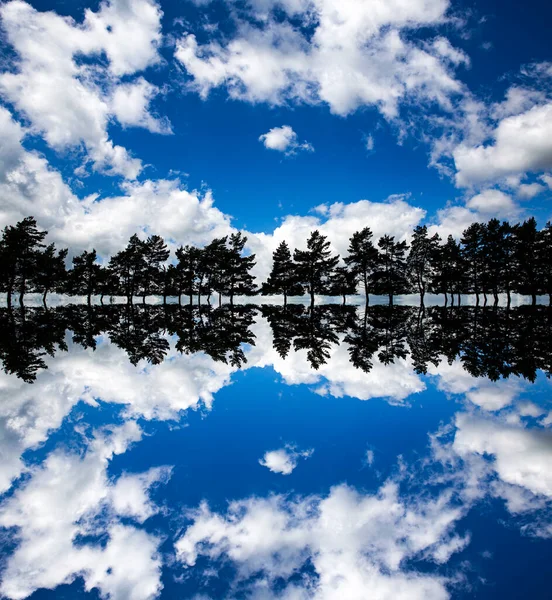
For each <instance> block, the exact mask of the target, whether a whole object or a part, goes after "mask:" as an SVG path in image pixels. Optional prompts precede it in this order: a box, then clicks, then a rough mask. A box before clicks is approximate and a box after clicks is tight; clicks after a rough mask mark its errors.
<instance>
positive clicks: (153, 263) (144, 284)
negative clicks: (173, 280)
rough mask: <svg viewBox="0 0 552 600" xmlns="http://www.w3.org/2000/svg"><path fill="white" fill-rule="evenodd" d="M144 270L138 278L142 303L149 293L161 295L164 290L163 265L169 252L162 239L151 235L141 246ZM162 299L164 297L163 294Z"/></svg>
mask: <svg viewBox="0 0 552 600" xmlns="http://www.w3.org/2000/svg"><path fill="white" fill-rule="evenodd" d="M143 257H144V268H143V271H142V274H141V277H140V284H141V291H142V302H143V303H145V302H146V296H149V295H150V294H151V293H154V294H159V293H161V294H163V292H164V289H165V285H164V283H165V277H164V271H165V267H164V265H163V263H164V262H165V261H166V260H167V259H168V258H169V250H168V249H167V244H165V241H164V240H163V238H162V237H161V236H159V235H151V236H150V237H149V238H148V239H147V240H146V241H145V242H144V244H143ZM163 296H164V297H166V296H165V295H164V294H163Z"/></svg>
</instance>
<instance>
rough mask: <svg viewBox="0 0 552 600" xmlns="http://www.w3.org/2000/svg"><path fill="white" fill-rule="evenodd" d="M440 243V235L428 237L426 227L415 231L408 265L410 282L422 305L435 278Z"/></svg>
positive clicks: (420, 227)
mask: <svg viewBox="0 0 552 600" xmlns="http://www.w3.org/2000/svg"><path fill="white" fill-rule="evenodd" d="M440 241H441V238H440V237H439V235H438V234H435V235H433V236H431V237H428V235H427V227H426V226H425V225H424V226H418V227H416V228H415V229H414V234H413V235H412V242H411V244H410V253H409V255H408V258H407V262H406V265H407V269H408V274H409V277H410V280H411V282H412V283H413V285H414V286H415V289H417V290H418V293H419V294H420V304H422V305H423V304H424V296H425V293H426V290H427V289H428V287H429V285H430V284H431V281H432V280H433V278H434V277H435V271H436V263H437V256H438V252H439V243H440Z"/></svg>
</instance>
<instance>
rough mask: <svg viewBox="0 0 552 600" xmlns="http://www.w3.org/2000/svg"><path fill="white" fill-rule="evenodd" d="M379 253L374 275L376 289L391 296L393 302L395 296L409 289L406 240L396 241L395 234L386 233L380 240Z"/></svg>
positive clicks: (377, 291)
mask: <svg viewBox="0 0 552 600" xmlns="http://www.w3.org/2000/svg"><path fill="white" fill-rule="evenodd" d="M378 247H379V249H380V250H379V253H378V261H377V266H376V270H375V271H374V274H373V275H372V279H373V281H374V291H375V292H376V293H377V294H384V295H388V296H389V304H393V296H395V295H397V294H403V293H405V292H406V291H407V290H408V280H407V277H406V273H407V271H406V251H407V250H408V246H407V244H406V242H395V238H394V237H393V236H389V235H384V236H383V237H381V238H380V239H379V241H378Z"/></svg>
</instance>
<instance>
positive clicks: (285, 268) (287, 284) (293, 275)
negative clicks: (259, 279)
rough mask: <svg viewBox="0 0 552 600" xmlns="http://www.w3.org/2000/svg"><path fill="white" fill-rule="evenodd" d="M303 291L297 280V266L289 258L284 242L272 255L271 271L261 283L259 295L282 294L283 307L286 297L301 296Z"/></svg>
mask: <svg viewBox="0 0 552 600" xmlns="http://www.w3.org/2000/svg"><path fill="white" fill-rule="evenodd" d="M303 292H304V290H303V287H302V286H301V285H300V283H299V282H298V280H297V266H296V264H295V263H294V262H293V259H292V258H291V252H290V250H289V246H288V245H287V243H286V242H285V241H284V242H282V243H281V244H280V245H279V246H278V248H276V250H275V251H274V252H273V254H272V271H271V272H270V275H269V276H268V279H267V280H266V281H265V283H263V285H262V288H261V293H262V294H264V295H266V294H283V295H284V306H285V305H286V304H287V297H288V296H301V295H302V294H303Z"/></svg>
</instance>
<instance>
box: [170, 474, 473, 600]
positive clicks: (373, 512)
mask: <svg viewBox="0 0 552 600" xmlns="http://www.w3.org/2000/svg"><path fill="white" fill-rule="evenodd" d="M461 515H462V509H461V508H458V507H456V508H453V507H451V506H450V505H449V503H448V498H447V497H446V496H443V497H440V498H437V499H433V500H422V499H418V501H417V502H416V501H415V502H409V501H408V500H407V499H404V498H401V497H400V496H399V490H398V486H397V485H396V484H395V483H393V482H387V483H386V484H385V485H384V486H382V488H381V489H380V490H378V492H377V494H374V495H371V494H367V495H363V494H359V493H358V492H356V491H355V490H353V489H351V488H349V487H347V486H345V485H341V486H337V487H334V488H332V489H331V490H330V493H329V494H328V495H327V496H312V497H307V498H289V499H288V498H285V497H283V496H271V497H268V498H249V499H245V500H241V501H237V502H233V503H231V504H230V506H229V509H228V512H227V514H218V513H214V512H212V511H211V510H210V509H209V508H208V506H207V505H206V504H203V505H202V506H201V507H200V508H199V509H198V510H197V511H195V512H194V513H192V515H191V516H192V518H193V523H192V524H191V525H190V526H189V527H188V529H187V530H186V532H185V533H184V535H183V536H182V537H181V538H180V539H179V540H178V541H177V542H176V544H175V546H176V552H177V557H178V559H179V560H180V561H181V562H182V563H183V564H184V565H185V566H186V567H188V568H190V567H194V568H195V569H198V568H199V567H198V566H196V561H197V558H198V556H199V555H202V556H207V557H208V558H209V559H211V561H215V560H218V559H223V558H224V559H225V560H228V561H230V562H231V563H232V564H233V565H234V566H235V567H236V569H237V579H238V581H240V582H246V581H248V582H251V581H255V579H257V583H258V584H259V585H260V586H262V589H264V590H265V591H264V595H262V597H264V598H276V597H278V598H286V599H289V600H291V599H292V598H293V599H298V598H301V599H305V600H308V599H310V598H317V599H320V600H337V599H339V598H347V599H350V600H360V599H362V598H366V597H370V598H373V599H374V600H378V599H380V600H384V599H386V598H396V599H403V600H406V599H407V598H408V600H416V599H422V598H423V599H432V600H437V599H439V600H444V599H446V598H448V597H449V594H448V592H447V590H446V584H447V580H446V578H444V577H440V576H438V575H433V574H430V573H428V572H425V573H421V572H416V571H414V570H412V569H411V568H408V567H406V566H405V563H406V562H407V561H408V560H409V559H414V558H422V557H423V558H426V559H429V560H432V561H435V562H438V563H441V562H446V561H447V560H448V558H449V557H450V555H451V554H453V553H454V552H457V551H459V550H461V549H462V548H463V547H464V546H465V545H466V543H467V542H468V538H467V537H465V538H460V537H458V536H456V535H454V534H453V532H452V528H453V525H454V523H455V522H456V520H457V519H458V518H459V517H460V516H461ZM307 564H310V565H312V567H313V570H314V573H313V576H312V577H308V578H295V582H294V583H292V582H291V581H290V578H291V577H292V576H293V575H294V574H297V573H299V572H300V571H301V570H302V568H303V567H304V566H306V565H307ZM210 567H211V568H212V562H211V563H210ZM253 576H260V581H259V579H258V578H254V577H253ZM277 578H281V579H280V581H282V580H283V582H284V584H285V587H284V589H283V590H282V591H280V592H279V593H278V595H277V594H276V593H275V592H274V591H273V589H272V584H273V583H274V581H275V580H276V579H277ZM242 585H243V583H242ZM249 585H250V586H251V587H249V590H248V591H250V592H253V594H252V597H257V596H255V589H259V591H260V589H261V588H260V587H259V588H256V587H255V585H256V584H255V583H253V584H251V583H249Z"/></svg>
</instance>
